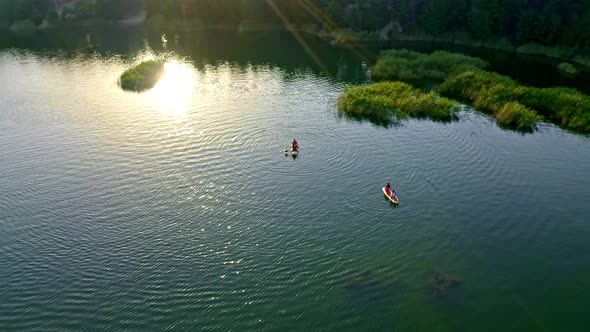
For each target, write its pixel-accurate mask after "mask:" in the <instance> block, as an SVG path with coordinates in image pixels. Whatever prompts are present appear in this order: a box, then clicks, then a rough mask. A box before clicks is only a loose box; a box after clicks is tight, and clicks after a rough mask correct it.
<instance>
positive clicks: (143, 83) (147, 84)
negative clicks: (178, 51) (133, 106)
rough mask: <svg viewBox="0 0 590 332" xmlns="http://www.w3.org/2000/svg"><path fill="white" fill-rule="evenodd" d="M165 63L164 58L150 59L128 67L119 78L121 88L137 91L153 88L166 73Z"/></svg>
mask: <svg viewBox="0 0 590 332" xmlns="http://www.w3.org/2000/svg"><path fill="white" fill-rule="evenodd" d="M164 63H165V62H164V61H163V60H149V61H144V62H142V63H140V64H138V65H136V66H134V67H133V68H130V69H127V70H126V71H125V72H124V73H123V74H122V75H121V78H120V79H119V83H120V84H121V88H123V90H130V91H137V92H141V91H145V90H148V89H151V88H153V87H154V86H155V85H156V83H158V81H159V80H160V78H162V75H164Z"/></svg>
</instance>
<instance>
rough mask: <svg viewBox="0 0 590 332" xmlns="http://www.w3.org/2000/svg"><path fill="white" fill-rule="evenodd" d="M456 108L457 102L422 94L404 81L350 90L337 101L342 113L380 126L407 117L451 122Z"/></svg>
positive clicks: (428, 93) (433, 93)
mask: <svg viewBox="0 0 590 332" xmlns="http://www.w3.org/2000/svg"><path fill="white" fill-rule="evenodd" d="M456 105H457V103H456V102H454V101H452V100H449V99H447V98H444V97H441V96H440V95H438V94H437V93H435V92H432V91H431V92H423V91H422V90H419V89H416V88H414V87H412V86H411V85H409V84H406V83H402V82H381V83H376V84H371V85H361V86H357V87H352V88H347V89H346V91H345V92H344V94H342V95H341V96H340V98H338V110H339V111H340V112H342V113H344V114H346V115H348V116H351V117H354V118H366V119H369V120H371V121H373V122H375V123H379V124H388V123H390V122H391V121H392V120H394V119H400V118H406V117H408V116H412V117H427V118H431V119H433V120H439V121H450V120H451V119H452V118H453V113H454V110H455V106H456Z"/></svg>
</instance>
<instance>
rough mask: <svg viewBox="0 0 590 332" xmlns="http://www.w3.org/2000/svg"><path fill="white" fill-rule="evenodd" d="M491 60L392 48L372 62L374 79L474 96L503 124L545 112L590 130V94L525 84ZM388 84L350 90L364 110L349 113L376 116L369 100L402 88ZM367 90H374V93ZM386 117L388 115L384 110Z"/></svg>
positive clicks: (526, 122)
mask: <svg viewBox="0 0 590 332" xmlns="http://www.w3.org/2000/svg"><path fill="white" fill-rule="evenodd" d="M487 66H488V64H487V63H486V62H485V61H483V60H481V59H478V58H474V57H469V56H465V55H462V54H456V53H449V52H443V51H437V52H433V53H431V54H424V53H418V52H413V51H408V50H390V51H385V52H383V53H382V54H381V56H380V57H379V59H378V61H377V63H376V64H375V66H374V67H373V70H372V77H373V80H375V81H403V82H407V83H410V84H412V85H414V86H417V87H428V88H431V89H433V90H435V91H437V92H438V93H440V95H442V96H444V97H449V98H456V99H459V100H463V101H468V102H471V103H472V104H473V106H474V107H475V108H476V109H477V110H479V111H482V112H486V113H490V114H492V115H494V117H495V118H496V119H497V120H498V123H499V124H500V125H502V126H504V127H509V128H514V129H518V130H525V131H529V130H532V129H534V128H535V126H536V123H537V122H538V121H540V120H542V119H543V118H544V119H547V120H550V121H553V122H554V123H556V124H558V125H560V126H562V127H564V128H567V129H571V130H575V131H580V132H590V96H587V95H584V94H582V93H581V92H579V91H577V90H575V89H569V88H561V87H555V88H534V87H529V86H524V85H521V84H519V83H518V82H516V81H515V80H513V79H511V78H509V77H506V76H503V75H500V74H497V73H493V72H489V71H486V70H485V68H486V67H487ZM384 90H385V89H384V88H382V87H381V88H379V89H374V90H368V87H366V86H365V87H363V89H362V90H361V91H364V93H363V94H350V93H349V92H348V91H347V92H346V94H349V96H348V98H346V99H347V100H350V99H351V98H360V99H361V100H359V101H358V102H359V103H360V104H362V105H363V106H362V107H361V106H358V107H359V110H357V111H349V112H347V113H356V114H360V113H362V114H371V115H370V116H371V117H373V118H374V117H376V116H377V115H376V114H374V113H377V112H379V111H378V109H379V108H377V109H376V108H372V109H370V110H368V109H367V110H365V109H364V107H368V106H367V105H370V104H368V103H367V104H364V102H365V101H367V100H370V101H372V102H375V100H377V99H379V98H382V99H383V103H384V104H387V102H390V103H391V101H389V98H397V96H396V93H399V92H396V93H390V92H387V91H384ZM367 91H370V93H371V94H370V98H369V97H367V95H368V92H367ZM420 93H422V94H425V95H428V94H427V93H424V92H420ZM436 96H437V97H438V98H440V96H438V95H436ZM446 100H448V99H446ZM451 102H452V101H451ZM348 103H349V104H353V103H352V102H350V101H349V102H348ZM381 109H385V108H384V107H382V108H381ZM437 112H438V110H434V111H432V113H437ZM402 113H403V112H402ZM427 113H431V112H430V111H424V110H423V111H422V114H427ZM383 117H384V118H387V117H388V115H387V114H383ZM432 118H436V116H432Z"/></svg>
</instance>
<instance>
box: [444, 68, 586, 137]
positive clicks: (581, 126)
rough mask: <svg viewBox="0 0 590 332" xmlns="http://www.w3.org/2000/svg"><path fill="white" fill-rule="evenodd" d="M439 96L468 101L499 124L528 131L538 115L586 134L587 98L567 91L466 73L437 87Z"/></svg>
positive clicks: (487, 75)
mask: <svg viewBox="0 0 590 332" xmlns="http://www.w3.org/2000/svg"><path fill="white" fill-rule="evenodd" d="M439 91H440V93H441V94H442V95H445V96H450V97H455V98H460V99H462V100H469V101H471V102H473V105H474V106H475V108H476V109H478V110H481V111H484V112H488V113H492V114H494V115H495V116H496V119H498V121H499V122H500V124H503V125H506V126H509V127H514V128H517V129H532V128H533V127H534V126H535V123H536V122H537V121H539V120H541V116H543V117H545V118H546V119H548V120H551V121H553V122H555V123H556V124H558V125H561V126H563V127H565V128H568V129H572V130H576V131H582V132H589V131H590V97H589V96H586V95H584V94H582V93H580V92H579V91H577V90H575V89H570V88H559V87H557V88H534V87H528V86H523V85H520V84H518V83H517V82H516V81H514V80H512V79H510V78H508V77H506V76H502V75H499V74H496V73H491V72H486V71H481V70H468V71H466V72H463V73H459V74H456V75H453V76H452V77H450V78H449V79H448V80H446V81H445V82H444V83H443V84H441V85H440V86H439Z"/></svg>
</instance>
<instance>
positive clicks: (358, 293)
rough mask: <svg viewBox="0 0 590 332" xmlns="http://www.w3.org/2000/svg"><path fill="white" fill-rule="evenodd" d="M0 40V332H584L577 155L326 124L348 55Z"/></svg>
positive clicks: (241, 39) (572, 142) (449, 134)
mask: <svg viewBox="0 0 590 332" xmlns="http://www.w3.org/2000/svg"><path fill="white" fill-rule="evenodd" d="M3 38H4V41H3V44H2V43H0V45H3V47H4V48H3V49H2V50H1V51H0V330H2V331H7V330H81V329H88V330H95V329H115V330H123V329H128V330H163V329H184V330H198V331H246V330H251V331H345V330H346V331H462V330H463V331H464V330H468V331H587V329H588V325H589V324H590V315H588V310H589V308H590V204H589V203H590V190H589V188H590V176H589V175H590V138H589V137H587V136H582V135H576V134H572V133H569V132H567V131H564V130H561V129H559V128H556V127H555V126H553V125H551V124H542V125H541V126H540V128H539V130H538V131H537V132H535V133H532V134H521V133H517V132H513V131H507V130H503V129H501V128H499V127H498V126H497V125H496V124H495V123H494V121H493V120H492V119H491V118H489V117H487V116H485V115H481V114H479V113H476V112H474V111H472V110H469V109H466V111H464V112H461V113H460V119H459V121H456V122H452V123H448V124H442V123H436V122H432V121H429V120H408V121H404V122H402V123H401V124H400V125H398V126H393V127H390V128H384V127H380V126H376V125H373V124H371V123H368V122H358V121H353V120H348V119H346V118H342V117H339V116H338V113H337V111H336V107H335V104H336V99H337V98H338V96H339V94H340V93H341V92H342V91H343V89H344V86H345V85H346V84H357V83H362V82H366V81H367V80H368V75H367V70H368V68H369V63H368V62H367V61H366V60H365V57H364V56H361V55H366V53H367V52H371V51H369V50H367V49H363V48H358V47H355V48H335V47H331V46H329V45H327V44H325V43H322V42H321V41H318V40H313V39H309V37H307V36H301V38H299V40H298V39H297V38H293V37H291V36H290V35H288V34H285V33H248V34H242V35H236V34H232V33H227V32H226V33H221V32H219V33H193V34H179V35H174V34H168V35H167V39H168V42H167V43H166V44H162V42H161V34H160V33H158V34H156V33H144V32H142V31H139V30H124V31H117V30H114V31H109V32H108V33H103V34H96V33H93V32H92V31H91V32H88V34H87V35H86V34H85V33H84V34H82V35H79V36H78V35H75V36H72V35H71V34H70V35H68V34H51V35H49V36H48V35H41V36H34V37H23V38H21V39H18V40H12V39H10V40H7V39H9V38H8V37H6V36H4V37H3ZM163 52H165V53H167V54H168V56H169V57H170V58H171V59H172V60H170V62H169V63H168V64H167V66H166V74H165V76H164V78H163V79H162V80H161V81H160V83H159V84H158V85H157V86H156V87H155V88H154V89H153V90H150V91H148V92H146V93H142V94H136V93H129V92H124V91H122V90H121V89H120V88H119V87H118V86H117V79H118V77H119V75H120V74H121V73H122V72H123V71H124V70H125V69H126V68H128V67H129V66H130V65H132V64H133V63H134V62H137V61H140V60H141V59H144V58H149V57H150V56H152V55H154V54H161V53H163ZM293 138H297V140H298V141H299V143H300V145H301V151H300V155H299V157H298V158H296V159H293V158H291V157H287V156H285V155H284V152H283V151H284V148H285V146H287V145H288V144H289V142H290V141H291V140H292V139H293ZM388 181H390V182H391V183H392V185H393V186H394V188H395V189H396V190H397V192H398V193H399V197H400V200H401V204H400V205H399V206H397V207H395V206H392V205H390V204H389V203H388V202H387V201H386V200H385V198H384V196H383V194H382V192H381V187H382V186H383V185H384V183H386V182H388ZM433 278H434V280H435V281H436V280H438V283H437V282H435V281H433ZM455 279H456V280H458V281H457V283H458V284H457V285H453V286H451V287H445V282H447V281H451V280H455ZM433 283H434V284H438V287H435V288H434V289H433ZM450 284H451V283H450V282H447V283H446V285H450Z"/></svg>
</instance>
